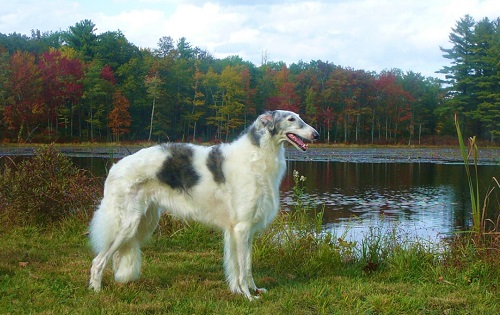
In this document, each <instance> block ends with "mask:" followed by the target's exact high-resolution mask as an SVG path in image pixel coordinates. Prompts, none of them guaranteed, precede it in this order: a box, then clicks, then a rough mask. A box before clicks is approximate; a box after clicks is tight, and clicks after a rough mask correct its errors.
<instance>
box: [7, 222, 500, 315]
mask: <svg viewBox="0 0 500 315" xmlns="http://www.w3.org/2000/svg"><path fill="white" fill-rule="evenodd" d="M282 220H287V218H279V219H278V222H277V223H276V224H275V225H273V228H271V230H270V232H269V233H271V234H269V233H266V234H264V235H262V236H261V237H260V238H259V239H258V240H257V241H256V244H255V262H254V269H255V270H254V274H255V279H256V282H257V283H258V285H260V286H264V287H266V288H267V289H268V290H269V292H268V293H267V294H265V295H264V296H262V298H261V299H259V300H256V301H253V302H249V301H247V300H246V299H245V298H244V297H243V296H240V295H234V294H231V293H230V292H229V290H228V287H227V285H226V283H225V281H224V274H223V269H222V237H221V235H220V233H218V232H214V231H212V230H210V229H206V228H204V227H201V226H199V225H192V226H190V227H187V226H186V227H182V226H181V225H178V226H179V228H178V229H179V230H178V231H177V232H176V233H170V232H169V233H166V232H165V233H163V232H162V229H160V230H159V231H158V232H157V233H156V234H155V235H154V236H153V239H152V240H151V242H150V243H149V244H148V245H146V246H145V247H144V248H143V255H144V256H143V258H144V259H143V260H144V261H143V268H142V276H141V278H140V279H139V280H138V281H137V282H135V283H130V284H116V283H114V280H113V276H112V273H111V269H110V268H108V269H107V271H106V273H105V276H104V280H103V291H102V292H100V293H94V292H93V291H91V290H89V289H88V288H87V285H88V276H89V268H90V263H91V260H92V258H93V256H92V253H91V251H90V249H89V246H88V240H87V235H86V228H87V227H86V225H85V224H83V223H82V222H80V221H77V220H68V221H67V222H64V223H61V224H59V225H58V226H54V227H52V228H49V229H42V228H33V227H24V228H20V227H18V228H14V229H9V230H3V232H1V234H0V246H1V248H2V250H1V252H0V313H3V314H30V313H31V314H65V313H71V314H101V313H104V314H139V313H172V314H499V313H500V288H499V283H500V282H499V280H500V277H499V275H500V270H499V269H500V266H499V265H498V259H497V260H496V261H489V260H485V259H481V258H480V257H478V256H477V253H476V252H475V250H474V249H472V248H469V250H468V251H467V250H466V248H462V249H461V250H460V251H457V250H456V252H455V253H451V252H449V253H445V254H439V255H438V254H436V253H430V252H427V251H425V250H424V249H418V248H417V247H418V246H417V247H414V246H410V247H409V248H408V249H401V248H400V249H394V252H393V253H391V254H389V255H387V256H386V257H385V258H383V261H382V262H380V265H379V266H377V267H376V268H367V266H368V265H367V262H366V261H363V259H362V258H356V257H351V255H350V254H346V253H345V251H344V253H343V252H342V248H339V244H338V242H332V241H331V240H330V241H329V244H327V241H325V240H323V241H317V240H313V239H312V238H310V239H309V240H307V238H306V239H303V236H297V239H296V240H293V241H292V243H293V244H287V245H285V244H282V243H279V242H276V241H271V240H270V239H272V238H271V237H269V235H273V233H276V230H277V229H281V228H282V226H281V223H282ZM172 234H173V235H172ZM294 253H295V254H294ZM355 256H356V255H355ZM349 257H350V258H349ZM372 269H373V270H372Z"/></svg>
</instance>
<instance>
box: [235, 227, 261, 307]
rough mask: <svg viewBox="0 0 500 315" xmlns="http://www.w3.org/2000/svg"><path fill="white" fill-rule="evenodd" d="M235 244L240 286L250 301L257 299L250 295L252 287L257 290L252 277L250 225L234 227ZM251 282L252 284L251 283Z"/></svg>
mask: <svg viewBox="0 0 500 315" xmlns="http://www.w3.org/2000/svg"><path fill="white" fill-rule="evenodd" d="M233 231H234V243H235V245H236V257H233V258H234V259H236V260H237V262H236V265H237V267H238V270H237V273H238V286H239V288H240V290H241V293H243V294H244V295H245V296H246V297H247V298H248V299H249V300H253V299H254V298H256V297H255V296H252V295H251V294H250V288H249V287H250V286H251V287H252V289H254V288H255V283H254V281H253V279H252V275H251V270H252V267H251V259H252V258H251V257H252V252H251V251H252V246H251V243H250V242H251V239H252V237H251V228H250V225H249V224H245V223H238V224H236V225H235V226H234V229H233ZM249 282H250V283H249Z"/></svg>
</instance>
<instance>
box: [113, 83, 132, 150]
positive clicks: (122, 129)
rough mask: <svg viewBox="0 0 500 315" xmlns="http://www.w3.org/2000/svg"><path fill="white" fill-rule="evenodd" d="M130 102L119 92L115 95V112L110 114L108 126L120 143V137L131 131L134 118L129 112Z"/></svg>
mask: <svg viewBox="0 0 500 315" xmlns="http://www.w3.org/2000/svg"><path fill="white" fill-rule="evenodd" d="M129 108H130V102H129V100H128V99H127V98H126V97H125V96H124V95H123V94H122V93H121V92H120V91H119V90H117V91H116V92H115V94H114V95H113V110H112V111H111V112H110V113H109V123H108V126H109V128H111V133H112V134H113V137H114V138H115V140H116V141H120V136H121V135H124V134H126V133H128V132H129V131H130V129H129V127H130V124H131V123H132V117H131V116H130V112H129Z"/></svg>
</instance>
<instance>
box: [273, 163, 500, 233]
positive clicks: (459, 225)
mask: <svg viewBox="0 0 500 315" xmlns="http://www.w3.org/2000/svg"><path fill="white" fill-rule="evenodd" d="M293 170H297V171H298V172H299V174H300V175H302V176H305V177H306V180H305V182H304V186H305V191H306V194H305V196H304V198H303V199H304V200H303V202H304V203H306V204H309V205H311V206H312V207H316V209H320V210H321V209H324V223H325V226H326V227H327V228H328V229H330V230H333V231H334V232H336V233H337V235H343V234H344V233H347V235H346V238H347V239H350V240H359V239H360V238H361V236H363V235H366V234H367V233H369V232H370V229H371V228H373V227H377V228H382V229H392V228H394V227H397V228H398V230H399V231H405V232H406V233H408V235H410V236H411V235H414V236H418V237H419V238H424V239H428V240H430V241H433V242H434V241H436V240H438V239H439V238H441V237H447V236H450V235H451V234H452V233H453V232H456V231H459V230H462V229H464V228H467V227H469V226H470V224H471V210H470V209H471V205H470V199H469V190H468V184H467V177H466V174H465V169H464V166H463V165H459V164H436V163H400V162H397V163H386V162H384V163H367V162H364V163H351V162H300V161H289V162H288V170H287V175H286V177H285V179H284V182H283V184H282V203H283V205H284V206H285V207H289V208H290V209H293V206H294V204H295V202H294V194H293V191H292V187H293V186H294V185H295V183H294V181H293ZM499 171H500V167H499V166H496V165H480V166H479V167H478V174H479V183H480V191H481V192H483V195H482V196H484V192H485V191H486V189H487V188H488V187H489V188H492V187H493V182H492V176H493V174H496V176H497V178H499V175H500V172H499ZM499 196H500V194H499V192H498V189H496V193H495V194H493V195H492V197H491V200H490V207H489V208H490V209H489V213H492V216H493V213H494V212H496V214H497V215H498V214H499V205H500V203H499V202H500V200H499V198H498V197H499ZM495 207H496V209H495ZM495 210H496V211H495Z"/></svg>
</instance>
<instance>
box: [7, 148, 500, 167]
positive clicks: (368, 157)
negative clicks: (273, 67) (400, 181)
mask: <svg viewBox="0 0 500 315" xmlns="http://www.w3.org/2000/svg"><path fill="white" fill-rule="evenodd" d="M151 145H153V144H126V145H124V144H109V145H102V144H96V145H93V144H92V145H89V144H85V145H74V144H56V145H55V146H56V148H57V149H58V150H59V151H60V152H61V153H62V154H64V155H66V156H71V157H101V158H122V157H124V156H126V155H130V154H133V153H135V152H137V151H139V150H140V149H142V148H145V147H148V146H151ZM40 146H41V145H2V146H0V157H2V156H31V155H34V151H35V149H36V148H38V147H40ZM285 152H286V153H285V155H286V159H287V160H290V161H315V162H346V163H435V164H445V163H448V164H450V163H453V164H463V160H462V155H461V153H460V149H459V148H458V146H457V147H441V146H437V147H400V146H358V145H356V146H344V145H343V146H328V147H325V146H323V145H319V146H314V145H312V146H310V148H309V149H308V150H307V151H305V152H300V151H298V150H296V149H294V148H292V147H288V146H287V147H286V151H285ZM479 165H500V147H480V148H479Z"/></svg>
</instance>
